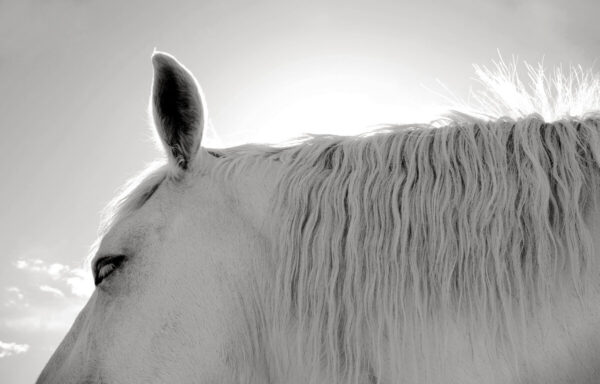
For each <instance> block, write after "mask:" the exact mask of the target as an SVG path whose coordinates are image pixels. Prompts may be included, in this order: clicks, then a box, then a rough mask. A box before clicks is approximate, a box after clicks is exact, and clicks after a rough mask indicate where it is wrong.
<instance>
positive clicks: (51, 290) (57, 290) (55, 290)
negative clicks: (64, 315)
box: [40, 285, 65, 297]
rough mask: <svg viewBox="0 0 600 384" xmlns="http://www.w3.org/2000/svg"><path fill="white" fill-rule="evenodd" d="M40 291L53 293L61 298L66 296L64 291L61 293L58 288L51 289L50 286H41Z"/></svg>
mask: <svg viewBox="0 0 600 384" xmlns="http://www.w3.org/2000/svg"><path fill="white" fill-rule="evenodd" d="M40 291H42V292H48V293H52V294H54V295H57V296H60V297H65V294H64V293H63V291H61V290H60V289H58V288H54V287H51V286H49V285H42V286H40Z"/></svg>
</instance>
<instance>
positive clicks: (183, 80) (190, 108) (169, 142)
mask: <svg viewBox="0 0 600 384" xmlns="http://www.w3.org/2000/svg"><path fill="white" fill-rule="evenodd" d="M152 65H153V66H154V81H153V83H152V99H151V104H152V115H153V117H154V125H155V126H156V129H157V131H158V135H159V136H160V139H161V140H162V142H163V145H164V146H165V150H166V151H167V156H168V157H169V162H174V163H175V164H176V165H177V166H178V167H179V168H180V169H182V170H186V169H188V168H189V167H190V165H191V164H192V163H193V160H194V159H195V157H196V154H197V153H198V149H199V148H200V141H201V140H202V131H203V129H204V121H205V113H206V112H205V107H204V103H203V101H202V96H201V94H200V87H199V86H198V83H197V82H196V79H194V76H193V75H192V74H191V72H189V71H188V70H187V69H186V68H185V67H184V66H183V65H181V64H180V63H179V62H178V61H177V60H176V59H175V58H174V57H173V56H171V55H169V54H166V53H162V52H155V53H154V54H153V55H152Z"/></svg>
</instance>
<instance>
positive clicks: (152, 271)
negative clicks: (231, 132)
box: [38, 53, 260, 383]
mask: <svg viewBox="0 0 600 384" xmlns="http://www.w3.org/2000/svg"><path fill="white" fill-rule="evenodd" d="M153 64H154V69H155V75H154V84H153V92H152V95H153V96H152V106H153V113H154V120H155V125H156V128H157V130H158V133H159V136H160V138H161V140H162V142H163V144H164V147H165V149H166V152H167V155H168V159H169V164H168V165H167V166H164V167H162V168H160V169H158V170H156V171H154V172H153V173H152V175H151V176H150V177H148V178H147V179H146V181H144V182H143V183H142V184H140V186H138V188H137V190H136V191H134V192H133V193H132V194H131V195H130V196H129V199H133V200H135V201H129V202H128V203H127V204H126V205H127V207H125V208H126V209H125V208H124V209H125V212H121V214H119V215H118V216H117V217H116V218H115V220H114V222H113V223H112V224H111V226H110V228H109V230H108V231H107V232H106V234H105V235H104V237H103V238H102V241H101V243H100V246H99V249H98V252H97V255H96V256H95V258H94V260H93V262H92V269H93V270H94V271H93V272H94V277H95V280H96V283H97V288H96V290H95V292H94V294H93V295H92V297H91V298H90V300H89V302H88V303H87V305H86V306H85V308H84V309H83V310H82V311H81V313H80V314H79V316H78V317H77V319H76V321H75V323H74V324H73V326H72V328H71V330H70V331H69V333H68V334H67V336H66V337H65V339H64V340H63V342H62V343H61V345H60V346H59V348H58V349H57V351H56V352H55V353H54V355H53V356H52V358H51V360H50V361H49V362H48V364H47V365H46V367H45V369H44V371H43V372H42V374H41V375H40V378H39V379H38V383H83V382H85V383H88V382H90V383H112V382H115V383H117V382H120V383H142V382H143V383H164V382H171V383H187V382H190V383H191V382H203V383H204V382H206V383H209V382H219V383H225V382H230V381H232V380H233V378H232V376H231V373H230V372H232V367H231V366H230V365H231V358H230V356H229V355H228V349H227V348H228V347H229V348H230V347H231V343H230V342H231V341H232V340H235V332H236V329H239V322H240V321H241V318H242V317H243V316H241V314H240V313H238V312H239V308H238V306H237V305H236V304H235V302H236V301H235V300H236V297H235V295H234V294H233V292H239V289H244V288H243V287H242V286H241V284H243V282H244V281H247V280H248V279H247V278H246V277H245V276H246V275H245V274H247V273H249V272H248V271H250V270H251V269H252V268H251V263H250V260H251V259H252V255H256V254H258V253H259V252H260V246H259V244H258V243H257V240H256V239H257V236H256V233H255V231H254V229H253V225H252V224H251V223H249V222H248V220H244V219H242V216H243V215H240V212H239V211H237V209H236V206H237V205H236V204H232V199H234V197H233V196H232V193H233V192H232V188H230V187H229V188H224V185H223V181H219V180H214V179H213V178H212V177H211V176H210V172H209V170H210V169H211V165H213V164H214V162H215V161H218V160H217V159H215V158H213V157H212V156H211V155H209V154H208V152H206V151H203V150H201V149H200V139H201V135H202V128H203V124H204V107H203V103H202V98H201V96H200V93H199V88H198V87H197V85H196V82H195V80H194V79H193V77H192V75H191V74H190V73H189V72H188V71H187V70H186V69H185V68H184V67H183V66H181V65H180V64H179V63H178V62H177V61H176V60H175V59H174V58H172V57H170V56H168V55H165V54H160V53H157V54H155V55H154V57H153ZM244 188H246V190H252V188H250V187H248V185H246V186H245V187H244Z"/></svg>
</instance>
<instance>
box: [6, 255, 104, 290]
mask: <svg viewBox="0 0 600 384" xmlns="http://www.w3.org/2000/svg"><path fill="white" fill-rule="evenodd" d="M13 265H14V266H15V267H16V268H17V269H20V270H24V271H29V272H36V273H40V274H44V275H46V276H48V277H50V278H51V279H52V280H54V281H62V282H63V283H65V284H66V285H67V286H68V287H69V291H70V293H71V294H72V295H75V296H77V297H81V298H88V297H90V296H91V294H92V292H93V291H94V284H93V282H92V276H91V273H89V272H86V271H85V270H83V268H75V267H70V266H68V265H64V264H60V263H46V262H45V261H43V260H40V259H21V260H17V261H16V262H14V263H13ZM44 286H45V288H42V287H40V289H41V290H42V291H44V292H54V293H56V294H58V295H59V296H65V295H64V293H63V292H62V291H61V290H60V289H55V288H52V287H50V286H48V285H44ZM48 288H51V289H48ZM57 291H60V293H58V292H57Z"/></svg>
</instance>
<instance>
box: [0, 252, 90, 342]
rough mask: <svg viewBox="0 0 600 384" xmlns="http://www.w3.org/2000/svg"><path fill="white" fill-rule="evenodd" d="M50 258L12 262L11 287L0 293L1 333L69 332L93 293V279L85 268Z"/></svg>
mask: <svg viewBox="0 0 600 384" xmlns="http://www.w3.org/2000/svg"><path fill="white" fill-rule="evenodd" d="M37 253H38V254H39V252H37ZM48 258H49V257H48ZM48 258H46V257H36V256H33V257H27V256H26V257H22V258H20V259H18V260H16V261H14V262H12V265H13V267H14V270H13V271H12V272H11V273H10V274H8V279H7V280H6V283H7V286H5V287H3V288H2V289H0V303H2V305H1V306H0V330H5V331H9V332H12V331H18V332H27V333H30V332H52V333H63V332H65V331H67V330H68V329H69V327H70V326H71V324H72V323H73V321H74V319H75V318H76V316H77V313H78V312H79V311H80V310H81V309H82V308H83V306H84V305H85V302H86V301H87V299H88V298H89V297H90V295H91V294H92V293H93V290H94V283H93V280H92V276H91V273H90V272H89V271H87V270H85V269H84V268H79V267H73V266H69V265H66V264H61V263H56V262H51V261H46V260H47V259H48Z"/></svg>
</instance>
